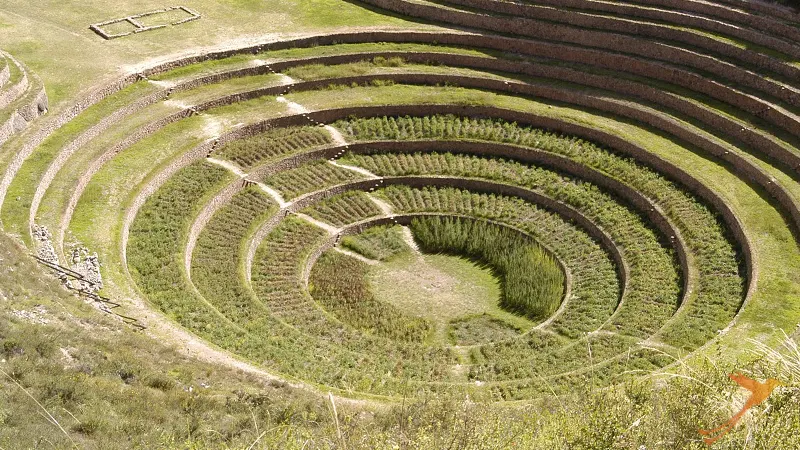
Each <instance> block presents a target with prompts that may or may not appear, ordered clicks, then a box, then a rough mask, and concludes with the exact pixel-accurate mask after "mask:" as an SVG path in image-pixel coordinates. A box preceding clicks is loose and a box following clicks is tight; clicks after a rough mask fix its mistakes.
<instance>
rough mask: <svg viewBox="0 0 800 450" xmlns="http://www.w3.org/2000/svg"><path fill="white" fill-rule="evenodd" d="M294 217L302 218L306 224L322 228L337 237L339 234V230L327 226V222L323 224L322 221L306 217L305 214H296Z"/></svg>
mask: <svg viewBox="0 0 800 450" xmlns="http://www.w3.org/2000/svg"><path fill="white" fill-rule="evenodd" d="M294 215H295V216H297V217H299V218H301V219H303V220H305V221H306V222H309V223H312V224H314V225H316V226H318V227H320V228H322V229H323V230H325V231H327V232H328V233H329V234H331V235H335V234H337V233H339V229H338V228H336V227H335V226H333V225H330V224H327V223H325V222H323V221H321V220H317V219H315V218H313V217H311V216H309V215H306V214H303V213H294Z"/></svg>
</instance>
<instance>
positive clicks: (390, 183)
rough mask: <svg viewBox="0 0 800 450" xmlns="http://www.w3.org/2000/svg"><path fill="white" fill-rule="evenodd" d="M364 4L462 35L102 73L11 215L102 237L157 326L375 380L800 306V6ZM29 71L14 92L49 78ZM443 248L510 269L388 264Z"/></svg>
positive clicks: (107, 279)
mask: <svg viewBox="0 0 800 450" xmlns="http://www.w3.org/2000/svg"><path fill="white" fill-rule="evenodd" d="M362 3H365V4H368V5H371V6H372V7H376V8H385V9H388V10H390V11H393V12H394V13H397V14H403V15H406V16H408V17H412V18H418V19H422V20H426V21H431V22H435V23H439V24H443V25H446V26H449V27H450V28H448V29H447V30H446V31H442V32H427V31H399V32H398V31H363V32H361V31H359V32H355V31H354V32H339V33H329V34H318V35H314V36H310V37H302V38H294V39H283V40H277V41H272V42H265V43H263V44H259V45H253V46H247V47H242V48H237V49H233V50H226V51H220V52H208V53H205V54H202V55H198V56H192V57H185V58H182V59H177V60H173V61H169V62H164V63H160V64H158V65H155V66H152V67H149V68H146V69H143V70H141V71H138V72H137V73H132V74H130V75H128V76H126V77H124V78H121V79H119V80H117V81H116V82H113V83H111V84H108V85H104V86H97V88H96V89H95V90H94V92H93V93H92V94H90V95H89V96H87V97H86V98H84V99H82V100H81V101H79V102H77V103H75V106H74V107H73V108H71V109H69V110H67V111H65V112H63V113H61V114H60V115H58V116H55V117H48V118H45V119H37V122H36V124H37V126H40V128H39V129H37V131H36V132H31V133H28V134H26V135H25V137H24V139H22V140H21V141H20V142H19V143H18V145H17V147H16V153H15V154H14V157H13V159H12V160H11V161H10V162H9V164H8V165H7V167H6V168H5V171H4V173H3V174H2V179H1V180H0V208H2V209H0V217H1V218H2V223H3V227H4V229H5V230H6V231H8V232H12V233H17V234H19V235H21V236H22V238H23V240H25V241H26V243H27V245H28V246H29V247H30V249H31V250H32V251H36V252H38V253H39V254H40V256H41V255H50V256H49V257H50V258H51V263H58V264H60V265H62V266H65V267H70V264H71V263H72V262H75V261H78V260H79V259H80V258H78V259H76V257H75V255H76V254H79V253H80V251H81V250H80V249H88V250H89V251H90V252H97V254H98V258H99V261H100V263H101V264H100V267H101V270H100V274H101V275H102V280H103V282H102V285H99V284H97V283H95V285H96V287H97V289H100V288H101V287H102V291H98V292H102V293H103V294H104V295H105V296H108V297H110V298H112V299H115V301H119V302H120V303H122V304H123V305H125V306H126V307H127V308H129V313H128V314H130V315H132V316H135V317H137V318H138V319H139V320H140V321H142V322H143V323H145V324H150V325H153V326H155V325H156V324H158V323H174V324H177V325H179V326H180V328H181V329H182V330H183V332H188V333H190V334H191V335H194V336H197V337H199V338H201V339H202V340H204V341H205V342H206V345H207V346H208V348H209V351H216V352H228V353H230V354H232V355H234V356H235V357H236V358H239V359H240V360H243V361H245V362H246V363H248V364H251V365H254V366H257V367H259V368H262V369H264V370H266V371H267V372H270V373H272V374H274V375H275V376H277V377H279V378H282V379H284V380H288V381H290V382H293V383H297V384H304V385H307V386H313V387H317V388H322V389H325V390H332V391H335V392H337V393H338V394H341V395H345V396H352V397H364V398H374V399H398V398H401V397H403V396H405V395H409V393H412V395H417V394H421V393H423V392H439V393H454V392H468V393H470V394H471V395H473V396H477V397H483V398H489V399H492V400H496V401H515V400H526V399H532V398H538V397H542V396H549V395H553V394H564V393H569V392H571V391H573V390H574V389H576V387H578V386H580V385H583V384H585V383H586V382H587V380H589V379H591V380H592V382H593V383H595V384H596V385H598V386H609V385H612V384H615V383H620V382H622V381H624V380H627V379H631V378H635V377H641V376H644V375H646V374H648V373H652V372H654V371H661V370H669V368H670V367H671V366H673V365H676V364H681V363H683V361H685V360H686V359H687V358H692V357H693V356H694V355H697V354H702V352H703V351H704V349H705V348H706V346H707V345H708V343H710V342H717V343H720V345H727V346H730V347H735V343H736V342H737V340H741V339H742V338H744V337H753V338H760V337H763V338H765V339H770V338H774V336H772V335H771V334H770V333H772V332H773V331H774V330H773V327H774V329H778V328H785V327H791V326H794V325H796V324H789V323H783V322H784V320H783V319H781V318H780V317H778V318H775V317H774V316H780V312H781V310H783V309H789V308H792V307H793V306H791V305H792V304H796V302H797V301H798V300H800V298H798V295H799V294H798V292H797V283H798V281H797V279H796V273H797V272H793V271H796V270H797V269H798V268H800V250H798V246H797V242H798V232H800V210H799V209H798V205H800V175H798V173H800V150H798V149H799V148H800V119H798V114H800V83H798V81H797V80H798V79H800V78H798V77H799V76H800V45H798V43H800V31H798V30H800V28H798V24H800V16H798V15H788V16H787V15H783V16H778V15H775V14H777V13H775V14H772V13H773V12H774V11H777V9H776V8H777V7H774V6H766V5H761V4H759V5H761V6H758V7H757V8H761V9H760V11H761V12H760V13H758V14H756V13H755V12H753V11H751V10H748V9H747V8H745V7H744V6H742V5H743V4H744V3H748V4H749V2H739V1H734V0H726V1H725V2H719V3H717V4H714V3H708V2H699V1H693V0H692V1H682V2H679V3H680V7H681V8H683V9H684V10H685V12H682V13H678V12H675V11H672V10H670V9H669V7H670V6H671V5H673V3H676V2H672V1H669V0H637V1H624V2H596V1H588V0H570V1H550V0H537V1H524V2H513V3H512V2H505V1H496V0H447V1H439V0H430V1H429V0H391V1H389V0H386V1H384V0H364V1H363V2H362ZM731 5H733V6H731ZM753 7H756V6H753ZM781 11H782V10H781ZM462 27H464V28H462ZM3 64H4V65H3V66H2V71H0V88H2V89H3V90H2V91H0V107H3V108H5V110H8V111H11V110H12V109H13V107H14V103H13V102H14V101H17V102H19V101H20V100H13V99H12V97H13V98H17V97H19V96H20V95H19V94H22V91H24V90H28V91H30V90H31V89H33V90H34V91H35V85H36V83H40V82H38V81H34V80H36V79H35V78H32V77H30V76H28V77H27V78H26V77H25V74H26V73H27V72H26V71H25V69H24V67H23V66H21V65H19V64H17V63H16V62H15V60H14V59H12V58H10V57H8V56H6V58H5V60H4V63H3ZM25 80H28V81H25ZM15 83H16V84H15ZM20 83H26V84H25V86H23V87H18V86H19V85H20ZM31 83H32V84H33V85H34V86H28V84H31ZM9 85H10V86H11V87H10V88H9V87H8V86H9ZM17 91H19V92H17ZM12 94H13V95H12ZM27 95H28V97H29V100H30V98H35V99H37V102H33V103H30V102H29V103H26V105H29V104H33V105H34V107H35V108H37V111H38V112H43V111H44V110H45V109H46V103H44V102H43V100H42V98H41V97H35V96H33V95H32V94H27ZM6 97H9V100H8V101H6ZM8 105H11V106H8ZM6 106H8V108H12V109H8V108H6ZM20 114H22V113H21V112H20ZM23 116H24V114H23ZM26 119H28V117H26ZM31 120H32V118H31ZM6 128H9V130H10V129H12V128H13V125H8V126H4V128H3V129H0V142H2V141H3V140H4V139H5V138H7V136H6V134H8V136H10V133H6V131H4V130H5V129H6ZM420 253H421V254H422V255H431V254H444V255H450V256H451V257H461V258H465V259H468V260H469V261H472V262H473V263H475V264H477V265H478V266H479V267H481V268H484V269H486V270H488V271H489V273H490V274H491V276H490V277H489V278H492V279H494V280H496V281H497V283H498V286H499V296H498V298H497V299H496V300H493V302H494V303H492V304H491V305H489V306H487V307H486V308H485V309H482V310H480V313H478V314H476V313H475V312H474V311H472V310H470V309H469V308H465V309H464V311H457V310H456V311H452V306H450V308H451V310H448V311H447V312H446V313H445V312H444V311H442V312H437V309H436V308H437V307H439V306H440V305H438V303H437V302H436V298H435V296H431V298H411V299H407V300H408V301H412V302H414V304H415V305H417V307H416V308H410V309H409V308H404V307H403V303H402V302H399V303H397V302H396V303H389V302H387V301H384V299H383V298H381V296H379V295H377V294H376V291H375V289H374V287H373V286H371V285H370V279H373V278H374V277H371V276H370V274H371V273H374V271H375V270H376V268H381V267H385V266H386V264H387V261H392V260H396V258H398V257H408V255H414V254H420ZM403 255H405V256H403ZM476 270H477V269H476ZM469 273H472V272H469ZM793 273H794V275H793ZM792 277H794V283H795V284H794V286H793V287H792V288H791V289H789V290H782V289H783V288H784V287H785V286H787V284H786V283H785V282H784V281H782V280H784V279H787V278H792ZM380 279H384V280H385V279H386V278H385V277H384V278H380ZM392 289H393V287H392V286H382V287H381V290H382V291H387V290H388V291H391V290H392ZM397 295H399V296H402V292H400V293H397ZM416 295H419V294H416ZM792 302H794V303H792ZM420 308H422V309H420ZM420 311H424V312H426V314H421V313H420ZM147 312H149V315H148V316H147V317H148V318H145V313H147ZM440 316H441V317H445V318H444V319H442V320H434V319H433V318H432V317H440ZM767 317H770V319H769V322H770V323H772V325H769V326H768V325H766V324H767V321H766V319H765V318H767ZM742 320H744V321H746V326H739V325H740V323H741V321H742ZM759 324H763V325H764V326H763V327H762V328H759Z"/></svg>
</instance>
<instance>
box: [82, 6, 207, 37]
mask: <svg viewBox="0 0 800 450" xmlns="http://www.w3.org/2000/svg"><path fill="white" fill-rule="evenodd" d="M176 10H180V11H183V12H185V13H186V14H189V17H187V18H185V19H181V20H178V21H176V22H172V23H169V24H161V25H152V26H145V25H143V24H142V23H141V22H139V21H138V20H137V19H141V18H143V17H150V16H155V15H158V14H163V13H167V12H170V11H176ZM201 17H202V16H201V15H200V13H198V12H196V11H194V10H192V9H190V8H187V7H186V6H170V7H168V8H162V9H156V10H153V11H148V12H144V13H141V14H134V15H132V16H125V17H121V18H118V19H111V20H106V21H105V22H98V23H93V24H91V25H89V29H90V30H92V31H94V32H95V33H97V34H99V35H100V36H101V37H102V38H103V39H106V40H110V39H116V38H120V37H123V36H128V35H131V34H137V33H141V32H143V31H150V30H156V29H159V28H165V27H167V26H170V25H171V26H175V25H181V24H184V23H187V22H191V21H194V20H197V19H200V18H201ZM121 22H127V23H129V24H131V25H133V26H134V27H135V29H134V30H133V31H128V32H125V33H117V34H111V33H107V32H106V31H105V30H104V29H103V27H105V26H106V25H112V24H115V23H121Z"/></svg>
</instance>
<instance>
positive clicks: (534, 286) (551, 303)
mask: <svg viewBox="0 0 800 450" xmlns="http://www.w3.org/2000/svg"><path fill="white" fill-rule="evenodd" d="M411 231H412V232H413V233H414V237H415V238H416V239H417V241H418V242H419V244H420V247H422V249H424V250H425V251H426V252H429V253H449V254H456V255H464V256H467V257H469V258H475V259H477V260H478V261H481V262H482V263H485V264H487V265H488V266H489V267H491V269H492V270H493V271H494V273H495V274H497V275H498V276H499V278H500V280H501V284H502V296H501V299H500V305H501V306H502V307H503V308H506V309H507V310H509V311H512V312H515V313H518V314H521V315H525V316H527V317H529V318H531V319H533V320H539V319H543V318H545V317H548V316H550V315H551V314H552V313H553V312H555V310H556V309H558V306H559V305H560V304H561V301H562V299H563V296H564V286H565V275H564V272H563V271H562V270H561V268H560V267H559V265H558V263H557V262H556V260H555V259H554V258H553V257H552V255H550V254H549V253H548V252H547V251H545V250H544V249H543V248H542V247H541V246H539V245H538V244H536V243H535V242H534V241H533V240H532V239H530V238H526V237H524V235H522V234H520V233H519V232H516V231H512V230H510V229H508V228H505V227H500V226H498V225H494V224H488V223H485V222H479V221H475V220H466V219H460V218H458V219H452V218H441V217H425V218H417V219H414V221H412V223H411Z"/></svg>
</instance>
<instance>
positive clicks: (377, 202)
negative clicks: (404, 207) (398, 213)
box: [367, 193, 394, 217]
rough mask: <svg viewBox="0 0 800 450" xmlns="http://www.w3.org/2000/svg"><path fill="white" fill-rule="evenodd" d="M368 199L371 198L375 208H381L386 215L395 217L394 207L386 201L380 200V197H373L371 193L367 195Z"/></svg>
mask: <svg viewBox="0 0 800 450" xmlns="http://www.w3.org/2000/svg"><path fill="white" fill-rule="evenodd" d="M367 197H369V199H370V200H372V203H375V206H377V207H378V208H380V210H381V211H383V213H384V214H386V215H387V216H389V217H391V216H392V215H394V210H393V209H392V206H391V205H390V204H388V203H386V202H385V201H383V200H381V199H379V198H378V197H375V196H374V195H372V194H370V193H367Z"/></svg>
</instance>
